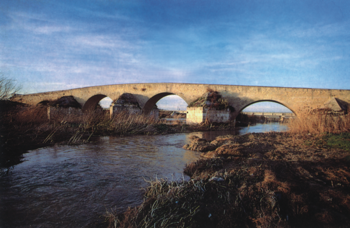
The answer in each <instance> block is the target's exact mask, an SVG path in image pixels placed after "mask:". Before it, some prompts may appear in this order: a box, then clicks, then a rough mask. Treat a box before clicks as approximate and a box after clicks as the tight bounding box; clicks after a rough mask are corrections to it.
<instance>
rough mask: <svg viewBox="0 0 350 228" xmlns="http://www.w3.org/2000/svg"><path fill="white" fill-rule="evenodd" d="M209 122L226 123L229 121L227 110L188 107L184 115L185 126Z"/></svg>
mask: <svg viewBox="0 0 350 228" xmlns="http://www.w3.org/2000/svg"><path fill="white" fill-rule="evenodd" d="M206 119H208V120H209V122H216V123H226V122H229V121H230V111H229V110H215V109H208V108H203V107H188V108H187V115H186V123H187V124H199V123H203V122H205V121H206Z"/></svg>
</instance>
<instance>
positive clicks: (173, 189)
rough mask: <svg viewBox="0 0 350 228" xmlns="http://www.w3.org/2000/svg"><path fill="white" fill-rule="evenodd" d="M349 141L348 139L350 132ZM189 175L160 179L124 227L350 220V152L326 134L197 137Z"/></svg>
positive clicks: (347, 223) (121, 220)
mask: <svg viewBox="0 0 350 228" xmlns="http://www.w3.org/2000/svg"><path fill="white" fill-rule="evenodd" d="M343 140H345V141H344V142H345V143H348V142H349V141H350V140H349V139H348V138H346V137H345V139H343ZM184 148H186V149H190V150H196V151H202V152H203V154H202V156H203V159H200V160H198V161H196V162H194V163H191V164H188V165H187V166H186V168H185V170H184V173H186V174H187V175H189V176H190V177H191V181H188V182H181V183H175V182H167V181H156V182H154V183H152V184H151V186H150V187H149V188H148V189H147V190H146V193H145V201H144V203H143V204H142V205H140V206H139V207H137V208H133V209H129V210H128V211H127V212H126V213H124V214H123V215H120V216H119V217H117V219H115V220H114V221H118V226H120V227H151V226H152V227H350V184H349V182H350V169H349V166H350V156H349V155H350V152H349V151H347V150H343V149H340V148H339V147H338V146H334V144H331V143H330V137H328V136H313V135H310V134H309V135H297V134H290V133H257V134H246V135H241V136H232V135H228V136H220V137H217V138H216V139H215V140H213V141H211V142H208V141H206V140H204V139H200V138H196V137H194V138H193V139H192V142H191V143H190V144H188V145H185V146H184Z"/></svg>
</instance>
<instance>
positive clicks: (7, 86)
mask: <svg viewBox="0 0 350 228" xmlns="http://www.w3.org/2000/svg"><path fill="white" fill-rule="evenodd" d="M19 90H20V88H19V86H18V85H16V84H15V83H14V81H13V80H12V79H9V78H6V77H4V76H2V75H1V74H0V100H9V99H10V98H11V97H13V96H14V95H15V94H16V93H17V92H18V91H19Z"/></svg>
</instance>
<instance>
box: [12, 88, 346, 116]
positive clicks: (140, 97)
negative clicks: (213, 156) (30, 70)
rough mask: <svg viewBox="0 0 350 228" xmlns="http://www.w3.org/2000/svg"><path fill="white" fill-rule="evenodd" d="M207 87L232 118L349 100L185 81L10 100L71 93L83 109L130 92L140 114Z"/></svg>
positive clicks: (332, 92) (36, 98)
mask: <svg viewBox="0 0 350 228" xmlns="http://www.w3.org/2000/svg"><path fill="white" fill-rule="evenodd" d="M208 90H214V91H217V92H219V93H220V94H221V95H222V97H223V98H225V99H226V100H227V101H228V102H229V104H230V105H231V106H233V107H234V109H235V111H234V112H233V113H231V117H232V118H236V116H237V115H238V114H239V113H240V112H241V111H242V110H243V109H244V108H245V107H247V106H249V105H251V104H253V103H256V102H260V101H273V102H277V103H279V104H282V105H284V106H286V107H287V108H289V109H290V110H291V111H292V112H294V114H296V115H299V114H300V112H301V111H303V110H312V109H316V108H322V107H323V106H324V104H325V103H327V102H329V101H330V100H332V99H333V100H334V99H336V100H337V101H338V100H339V101H341V102H343V104H345V105H348V104H349V103H350V90H337V89H310V88H287V87H263V86H236V85H216V84H214V85H213V84H185V83H140V84H117V85H104V86H92V87H84V88H77V89H69V90H61V91H53V92H45V93H35V94H28V95H16V96H15V97H14V98H13V99H12V100H14V101H19V102H23V103H27V104H30V105H37V104H38V103H39V102H41V101H43V100H55V99H58V98H61V97H63V96H73V97H74V98H75V99H76V100H77V101H78V102H79V103H80V104H81V105H82V107H83V111H86V110H91V109H94V108H95V107H96V105H97V104H98V102H99V101H100V100H101V99H103V98H104V97H109V98H111V99H112V100H113V101H116V100H118V98H119V97H120V96H121V95H123V94H125V93H129V94H132V95H133V96H134V98H135V99H136V101H137V102H138V104H139V106H140V108H141V109H142V111H143V113H149V112H150V111H151V109H152V108H153V107H154V105H155V104H156V103H157V102H158V101H159V100H160V99H162V98H163V97H165V96H168V95H178V96H180V97H181V98H182V99H184V100H185V101H186V102H187V104H190V103H191V102H193V101H195V100H196V99H197V98H199V97H200V96H202V95H203V94H204V93H206V92H207V91H208Z"/></svg>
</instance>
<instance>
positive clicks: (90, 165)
mask: <svg viewBox="0 0 350 228" xmlns="http://www.w3.org/2000/svg"><path fill="white" fill-rule="evenodd" d="M285 130H286V126H284V125H279V124H276V123H274V124H258V125H255V126H250V127H247V128H240V129H236V130H235V131H216V132H197V133H188V134H185V133H181V134H172V135H158V136H134V137H101V138H100V139H99V141H98V142H96V143H92V144H86V145H80V146H58V147H50V148H40V149H36V150H32V151H29V153H27V154H25V155H24V157H25V159H24V160H25V161H24V162H23V163H21V164H18V165H16V166H15V167H14V168H13V169H11V171H10V174H9V175H7V176H2V177H0V197H1V198H0V227H98V226H101V225H102V222H103V220H104V217H103V214H104V213H105V212H106V210H109V211H110V210H111V209H113V210H114V211H116V212H123V211H125V210H126V209H127V207H133V206H137V205H139V204H140V203H141V202H142V193H143V192H142V190H141V188H144V187H147V182H146V181H145V179H146V180H149V179H153V180H154V179H155V178H168V179H169V180H172V179H173V180H178V179H182V178H184V179H185V180H187V179H188V177H186V176H183V169H184V167H185V165H186V163H190V162H193V161H195V160H197V159H199V156H200V153H199V152H194V151H188V150H184V149H182V146H183V145H185V144H187V143H188V142H189V138H190V137H191V136H192V135H197V136H200V137H204V138H207V139H214V138H215V137H217V136H219V135H225V134H245V133H249V132H266V131H285Z"/></svg>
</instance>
